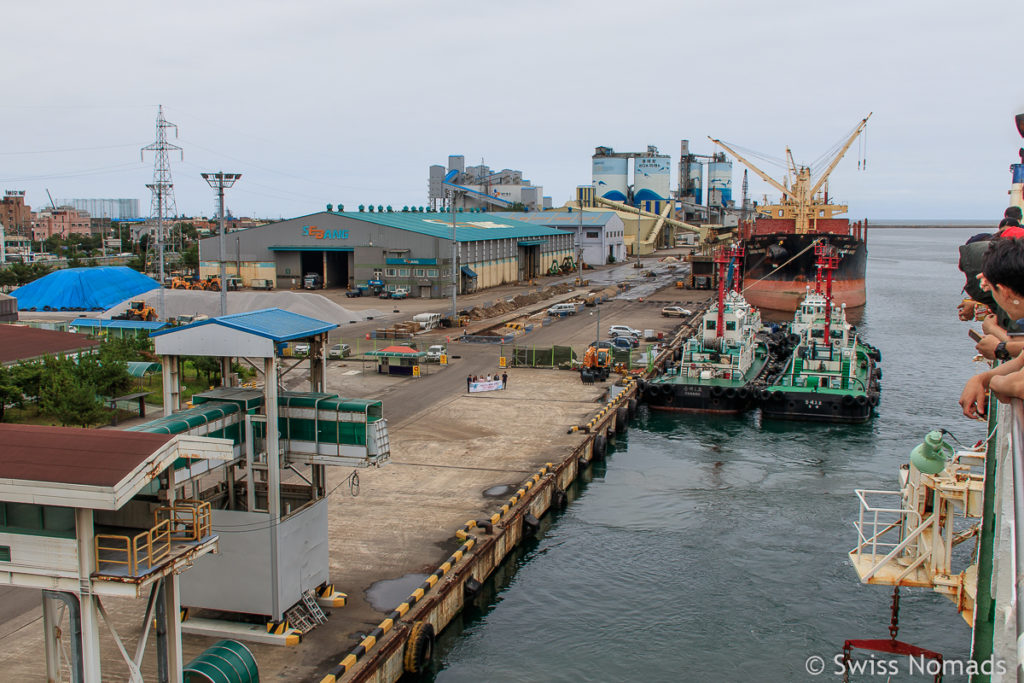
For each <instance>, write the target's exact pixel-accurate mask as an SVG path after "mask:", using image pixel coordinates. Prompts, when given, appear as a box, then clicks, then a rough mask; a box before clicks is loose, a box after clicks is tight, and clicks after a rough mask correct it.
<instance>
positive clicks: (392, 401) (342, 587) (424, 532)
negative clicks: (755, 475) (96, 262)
mask: <svg viewBox="0 0 1024 683" xmlns="http://www.w3.org/2000/svg"><path fill="white" fill-rule="evenodd" d="M668 279H669V278H663V279H662V282H661V284H662V286H664V285H666V284H668V281H667V280H668ZM487 294H488V295H489V296H490V297H494V296H495V295H500V294H501V293H495V292H489V293H487ZM708 294H709V293H707V292H691V291H685V292H682V291H679V290H674V289H662V290H661V292H659V293H658V294H657V295H653V296H650V297H648V300H647V301H638V300H632V301H630V300H621V299H616V300H612V301H609V302H606V303H605V304H603V305H601V306H600V307H598V308H599V309H600V313H599V314H598V315H599V318H598V316H597V315H592V313H596V311H594V310H592V309H586V310H585V311H584V312H583V313H582V314H580V315H577V316H571V317H570V318H567V319H565V320H560V321H558V322H556V323H554V324H552V325H549V326H546V327H543V328H537V329H535V330H534V331H533V332H531V333H529V334H527V335H525V336H524V337H523V338H522V339H521V340H519V341H518V342H517V343H520V344H537V345H550V344H553V343H559V344H568V345H572V346H574V347H575V348H576V349H577V350H578V351H582V349H583V348H585V346H586V345H587V344H589V342H590V341H593V339H594V338H595V334H596V333H598V332H600V333H601V334H600V336H601V337H602V338H603V337H606V336H607V334H606V331H607V327H608V326H609V325H611V324H629V325H632V326H634V327H639V328H641V329H656V330H658V331H661V332H664V333H666V334H668V333H670V332H671V331H672V330H673V329H675V328H677V327H678V325H679V324H680V322H681V321H680V320H679V319H676V318H663V317H661V315H660V309H661V306H662V305H666V304H667V303H674V302H675V301H677V300H682V301H687V300H690V301H701V300H705V299H706V298H707V297H708ZM357 301H358V300H357ZM369 303H370V302H366V304H367V305H369ZM381 303H383V302H381ZM432 303H433V304H434V307H435V308H436V307H437V303H438V302H432ZM378 305H379V304H378ZM424 305H425V303H424V302H416V303H415V306H418V307H422V306H424ZM544 305H545V304H544V303H540V304H538V305H537V306H536V308H537V309H538V310H539V309H541V308H543V307H544ZM402 307H403V308H404V309H406V310H405V311H403V312H404V313H406V314H408V311H409V309H410V306H409V305H407V304H406V302H402ZM374 324H379V321H374V322H372V323H368V324H366V325H352V326H351V329H345V328H343V329H341V330H340V331H339V332H340V337H339V339H340V340H344V341H346V342H348V341H349V339H351V338H355V337H358V336H360V335H363V334H364V333H365V332H364V327H367V328H368V327H369V326H370V325H374ZM598 325H599V327H598ZM482 326H484V324H481V327H482ZM421 348H422V344H421ZM449 353H450V355H451V356H453V360H452V362H451V364H450V365H449V366H448V367H446V368H440V367H437V366H429V369H428V371H427V372H426V373H425V374H424V376H422V377H419V378H397V377H386V376H382V375H378V374H377V373H376V371H375V367H374V366H373V364H372V363H364V362H362V361H359V360H350V359H346V360H344V361H342V362H336V361H332V362H331V363H329V367H328V376H327V385H328V390H329V391H333V392H338V393H340V394H341V395H343V396H349V397H368V396H373V397H375V398H380V399H382V400H383V401H384V406H385V416H386V417H387V419H388V421H389V427H390V433H391V452H392V459H391V462H390V463H388V464H387V465H386V466H384V467H382V468H379V469H360V470H347V469H342V468H333V470H329V477H330V479H329V484H328V490H330V491H332V492H331V495H330V496H329V499H328V504H329V525H330V551H331V580H332V582H333V584H334V586H335V588H336V589H337V590H339V591H342V592H344V593H346V594H347V595H348V604H347V606H345V607H343V608H339V609H334V610H331V615H330V619H329V620H328V622H327V623H326V624H324V625H322V626H320V627H319V628H317V629H315V630H313V631H312V632H310V633H308V634H306V635H305V636H303V639H302V642H301V643H300V644H299V645H296V646H293V647H281V646H271V645H261V644H250V647H251V648H252V650H253V652H254V654H255V657H256V661H257V662H258V664H259V667H260V673H261V675H262V677H263V678H264V679H265V680H270V679H277V680H290V681H297V680H308V681H319V680H321V679H322V678H323V676H324V675H325V674H326V673H327V672H328V671H329V670H331V668H332V667H334V666H335V665H337V664H338V662H340V661H341V660H342V659H343V658H344V657H345V656H346V654H347V653H348V652H350V651H351V650H352V649H353V648H354V647H356V646H357V645H358V644H359V643H360V642H361V641H363V640H364V637H365V636H366V634H368V633H370V632H371V631H372V630H373V629H374V628H375V627H377V625H378V624H379V623H380V622H381V621H382V620H383V619H384V618H385V617H386V615H387V614H388V613H389V612H391V611H392V610H393V609H395V608H396V607H397V606H398V604H399V603H401V602H402V601H403V600H405V598H406V596H408V595H409V594H410V592H412V591H413V590H414V589H415V588H416V586H418V585H420V584H421V582H422V581H423V580H424V577H426V576H427V575H429V574H430V573H431V572H434V571H435V570H436V569H437V568H438V566H439V565H441V564H442V563H443V562H445V559H446V558H448V557H449V556H450V555H452V553H453V552H455V551H456V549H458V548H459V547H460V545H461V543H462V541H461V540H459V539H457V538H456V532H457V531H458V530H459V529H460V527H463V525H464V524H466V522H467V521H468V520H478V519H487V518H489V517H491V516H492V515H493V514H494V513H495V512H496V511H500V509H501V506H502V505H503V504H504V503H507V502H508V498H509V496H511V495H515V492H516V491H517V489H520V487H522V486H523V485H524V482H527V481H530V480H531V477H533V476H534V475H535V474H536V473H537V472H538V470H539V469H541V468H544V467H545V466H546V464H547V463H555V464H556V465H560V464H562V463H565V462H566V461H567V459H569V458H571V456H572V454H573V453H574V452H578V450H579V448H580V445H581V444H583V443H584V442H585V441H586V440H587V439H588V438H589V437H590V435H588V434H585V433H582V432H575V433H568V432H569V428H570V427H571V426H572V425H582V424H586V423H587V422H588V420H590V419H591V418H592V417H593V416H594V415H595V414H596V413H597V412H598V411H599V410H600V409H601V407H602V403H601V399H602V396H603V395H604V394H605V392H606V391H607V389H608V383H605V384H596V385H584V384H582V383H581V382H580V378H579V375H578V373H575V372H566V371H560V370H549V369H525V368H513V369H511V370H509V385H508V388H507V389H506V390H503V391H495V392H488V393H479V394H468V393H467V392H466V376H467V375H469V374H477V375H478V374H487V373H500V368H499V364H498V360H499V355H500V347H498V346H495V345H477V344H453V345H452V346H451V348H450V351H449ZM614 378H615V375H613V379H614ZM287 379H288V380H289V381H293V382H297V383H301V378H300V377H295V378H291V377H290V376H289V377H288V378H287ZM353 472H356V474H357V475H358V487H355V486H353V485H352V481H351V479H350V475H351V474H352V473H353ZM571 474H572V475H573V476H574V475H575V470H573V471H572V473H571ZM557 476H559V477H564V476H569V473H568V472H565V473H562V474H558V475H557ZM564 486H565V484H564V482H563V483H562V488H564ZM545 507H546V505H545ZM18 599H21V600H23V599H24V595H19V596H18ZM140 603H142V601H129V600H124V601H116V602H114V601H111V602H110V603H107V601H105V606H106V608H107V611H108V613H109V614H110V616H111V621H112V622H113V623H114V625H115V628H117V629H118V630H119V632H122V634H123V633H125V632H128V633H133V630H134V629H135V628H137V626H138V622H139V620H141V619H142V616H143V611H144V609H145V605H144V604H140ZM413 611H415V610H413ZM38 612H39V610H38V608H37V609H35V610H28V611H24V612H22V613H20V614H19V615H17V617H16V618H12V619H10V620H8V621H7V623H4V624H0V670H2V671H4V678H6V679H8V680H25V681H31V680H45V673H44V671H45V669H44V668H43V667H42V666H41V662H40V659H39V654H38V653H39V652H40V651H41V648H42V625H41V622H40V621H39V617H38ZM410 614H411V613H410ZM104 637H105V639H104V648H105V651H104V661H105V664H104V671H105V673H106V675H107V676H108V677H109V680H124V679H126V678H127V674H128V670H127V667H124V666H123V664H122V666H121V668H120V669H119V668H118V662H119V660H120V655H119V654H118V652H117V649H116V648H115V646H114V644H113V642H112V638H110V637H109V634H106V633H105V634H104ZM126 640H128V641H129V642H127V643H126V647H127V648H128V649H129V650H132V649H133V648H134V635H132V636H129V637H128V638H127V639H126ZM213 642H215V639H212V638H206V637H199V636H190V635H186V636H185V639H184V655H185V661H186V662H187V661H189V660H191V659H192V658H193V657H195V656H196V655H198V654H199V653H200V652H202V650H204V649H205V648H206V647H208V646H209V645H211V644H212V643H213ZM147 647H148V648H149V649H151V650H154V649H155V646H154V644H153V643H152V642H151V643H150V644H149V645H148V646H147ZM152 659H154V657H150V656H147V658H146V661H147V663H149V662H151V661H152ZM118 671H121V672H123V675H120V676H118V675H116V674H115V673H112V672H118ZM143 674H144V675H145V677H146V680H151V679H153V677H154V676H155V667H151V668H150V669H147V668H146V667H143Z"/></svg>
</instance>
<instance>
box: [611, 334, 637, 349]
mask: <svg viewBox="0 0 1024 683" xmlns="http://www.w3.org/2000/svg"><path fill="white" fill-rule="evenodd" d="M608 341H609V342H610V343H611V345H612V348H613V349H615V350H616V351H632V350H633V349H635V348H636V347H638V346H640V342H639V341H638V340H637V338H636V337H630V336H626V335H623V336H619V337H612V338H611V339H609V340H608Z"/></svg>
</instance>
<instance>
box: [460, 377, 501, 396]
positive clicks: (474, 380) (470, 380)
mask: <svg viewBox="0 0 1024 683" xmlns="http://www.w3.org/2000/svg"><path fill="white" fill-rule="evenodd" d="M498 381H500V382H501V388H502V389H508V372H502V373H501V374H500V375H499V374H497V373H495V374H493V375H468V376H467V377H466V393H469V391H470V387H471V386H472V385H473V384H475V383H478V382H498Z"/></svg>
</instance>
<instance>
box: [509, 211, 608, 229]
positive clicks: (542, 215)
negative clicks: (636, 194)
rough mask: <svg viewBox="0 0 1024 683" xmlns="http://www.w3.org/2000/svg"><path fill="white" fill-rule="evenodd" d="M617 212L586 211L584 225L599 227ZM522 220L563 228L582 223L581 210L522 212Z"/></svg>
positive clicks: (605, 223)
mask: <svg viewBox="0 0 1024 683" xmlns="http://www.w3.org/2000/svg"><path fill="white" fill-rule="evenodd" d="M614 217H615V214H614V213H612V212H611V211H584V212H583V227H584V228H599V227H603V226H605V225H607V224H608V221H610V220H611V219H612V218H614ZM520 220H522V221H525V222H528V223H534V224H538V225H549V226H551V225H557V226H558V227H561V228H577V227H579V224H580V212H579V211H539V212H536V213H525V214H522V217H521V218H520Z"/></svg>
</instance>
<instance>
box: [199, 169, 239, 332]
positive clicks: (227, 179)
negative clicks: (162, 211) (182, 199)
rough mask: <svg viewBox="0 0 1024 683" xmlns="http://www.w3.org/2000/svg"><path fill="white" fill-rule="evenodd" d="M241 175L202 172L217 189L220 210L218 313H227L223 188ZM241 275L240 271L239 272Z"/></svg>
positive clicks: (232, 183) (230, 184)
mask: <svg viewBox="0 0 1024 683" xmlns="http://www.w3.org/2000/svg"><path fill="white" fill-rule="evenodd" d="M241 177H242V174H241V173H225V172H224V171H217V172H216V173H203V180H205V181H206V182H207V183H208V184H209V186H210V187H212V188H214V189H215V190H217V201H218V209H219V211H220V241H219V245H218V247H217V261H218V263H219V264H220V269H219V273H220V314H221V315H227V314H228V283H227V273H226V272H225V265H224V188H225V187H231V186H232V185H234V184H235V181H237V180H238V179H239V178H241ZM239 275H241V273H239Z"/></svg>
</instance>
